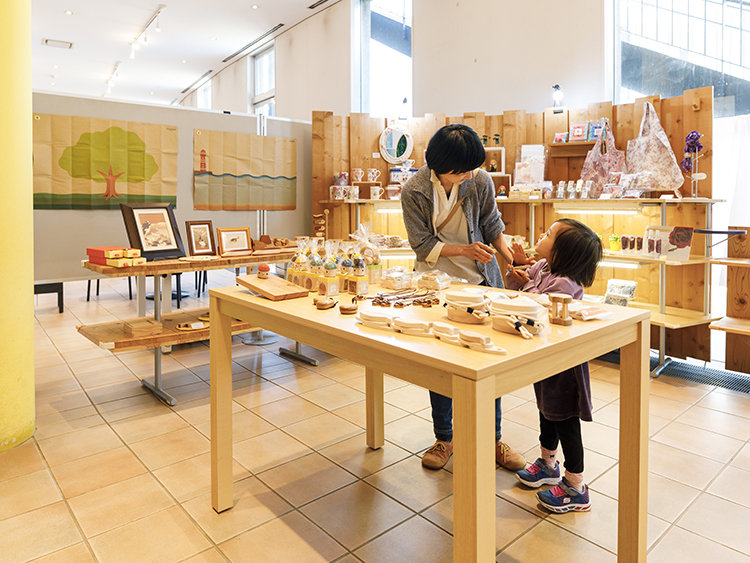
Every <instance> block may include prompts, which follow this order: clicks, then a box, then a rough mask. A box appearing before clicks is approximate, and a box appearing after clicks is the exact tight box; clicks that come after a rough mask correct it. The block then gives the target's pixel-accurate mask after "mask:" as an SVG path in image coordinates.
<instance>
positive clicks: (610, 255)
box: [604, 249, 709, 266]
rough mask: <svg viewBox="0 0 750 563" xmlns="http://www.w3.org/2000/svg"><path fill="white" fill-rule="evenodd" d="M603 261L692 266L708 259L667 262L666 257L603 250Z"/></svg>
mask: <svg viewBox="0 0 750 563" xmlns="http://www.w3.org/2000/svg"><path fill="white" fill-rule="evenodd" d="M604 259H605V260H618V261H621V262H637V263H641V264H656V265H660V264H664V265H665V266H690V265H693V264H707V263H708V262H709V259H708V258H689V259H688V260H668V259H667V257H666V256H664V257H661V258H653V257H649V256H643V255H641V254H625V253H623V252H615V251H613V250H606V249H605V250H604Z"/></svg>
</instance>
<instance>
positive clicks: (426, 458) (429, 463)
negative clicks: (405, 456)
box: [422, 440, 453, 469]
mask: <svg viewBox="0 0 750 563" xmlns="http://www.w3.org/2000/svg"><path fill="white" fill-rule="evenodd" d="M452 453H453V442H443V441H441V440H438V441H437V442H435V445H434V446H432V447H431V448H430V449H429V450H427V451H426V452H425V453H424V455H423V456H422V465H424V466H425V467H427V468H429V469H442V468H443V467H444V466H445V464H446V463H448V459H450V457H451V454H452Z"/></svg>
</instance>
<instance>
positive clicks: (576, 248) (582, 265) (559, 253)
mask: <svg viewBox="0 0 750 563" xmlns="http://www.w3.org/2000/svg"><path fill="white" fill-rule="evenodd" d="M556 223H563V224H564V225H565V228H564V229H561V230H560V231H559V232H558V233H557V236H556V237H555V242H554V243H553V244H552V251H551V252H550V259H549V269H550V272H551V273H553V274H557V275H558V276H565V277H568V278H570V279H571V280H573V281H574V282H576V283H577V284H579V285H581V286H583V287H591V285H592V284H593V283H594V278H595V277H596V268H597V266H598V265H599V262H600V261H601V259H602V254H603V251H602V241H601V240H600V239H599V237H598V236H597V234H596V233H595V232H594V231H592V230H591V229H590V228H589V227H588V225H584V224H583V223H581V222H580V221H576V220H575V219H568V218H563V219H558V220H557V221H556Z"/></svg>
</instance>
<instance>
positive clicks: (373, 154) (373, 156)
mask: <svg viewBox="0 0 750 563" xmlns="http://www.w3.org/2000/svg"><path fill="white" fill-rule="evenodd" d="M372 158H380V153H379V152H374V153H372Z"/></svg>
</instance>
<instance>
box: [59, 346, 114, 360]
mask: <svg viewBox="0 0 750 563" xmlns="http://www.w3.org/2000/svg"><path fill="white" fill-rule="evenodd" d="M62 356H63V358H64V359H65V361H66V362H67V363H69V364H73V363H76V362H80V361H83V360H96V359H100V358H109V357H111V356H112V352H109V351H108V350H102V349H101V348H99V347H98V346H91V347H89V348H85V349H83V350H72V351H70V352H63V354H62Z"/></svg>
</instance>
